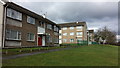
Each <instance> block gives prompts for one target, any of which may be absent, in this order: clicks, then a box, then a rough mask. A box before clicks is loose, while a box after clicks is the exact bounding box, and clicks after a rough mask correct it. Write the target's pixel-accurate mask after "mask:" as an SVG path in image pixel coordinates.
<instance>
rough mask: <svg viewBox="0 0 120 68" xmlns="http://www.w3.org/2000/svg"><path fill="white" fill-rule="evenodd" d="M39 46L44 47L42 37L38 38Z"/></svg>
mask: <svg viewBox="0 0 120 68" xmlns="http://www.w3.org/2000/svg"><path fill="white" fill-rule="evenodd" d="M38 46H42V37H38Z"/></svg>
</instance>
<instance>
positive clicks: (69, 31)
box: [58, 22, 87, 44]
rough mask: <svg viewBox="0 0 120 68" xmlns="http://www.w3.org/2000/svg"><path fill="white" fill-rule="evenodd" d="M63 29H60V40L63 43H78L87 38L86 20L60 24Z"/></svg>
mask: <svg viewBox="0 0 120 68" xmlns="http://www.w3.org/2000/svg"><path fill="white" fill-rule="evenodd" d="M58 25H59V26H60V27H61V29H60V31H59V33H60V36H59V42H60V44H62V43H78V41H81V40H87V25H86V22H72V23H64V24H58Z"/></svg>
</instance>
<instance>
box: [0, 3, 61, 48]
mask: <svg viewBox="0 0 120 68" xmlns="http://www.w3.org/2000/svg"><path fill="white" fill-rule="evenodd" d="M3 11H4V13H3V16H4V18H3V21H2V24H3V27H2V28H3V29H2V47H10V46H12V47H13V46H15V47H17V46H18V47H21V46H22V47H24V46H25V47H27V46H56V45H58V43H59V26H58V25H57V24H55V23H54V22H52V21H50V20H49V19H47V18H45V17H43V16H41V15H39V14H36V13H34V12H32V11H30V10H28V9H26V8H23V7H21V6H19V5H17V4H15V3H13V2H6V4H5V5H3Z"/></svg>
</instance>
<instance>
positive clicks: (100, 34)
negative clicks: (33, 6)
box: [94, 26, 116, 44]
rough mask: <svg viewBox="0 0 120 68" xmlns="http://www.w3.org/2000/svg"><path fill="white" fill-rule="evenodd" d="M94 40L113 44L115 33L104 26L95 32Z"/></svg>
mask: <svg viewBox="0 0 120 68" xmlns="http://www.w3.org/2000/svg"><path fill="white" fill-rule="evenodd" d="M94 37H95V41H96V42H99V43H103V44H105V43H107V44H115V43H116V33H115V32H113V31H110V30H109V29H108V28H107V27H106V26H105V27H104V28H102V29H99V30H98V31H97V32H96V33H95V36H94Z"/></svg>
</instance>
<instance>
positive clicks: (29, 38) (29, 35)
mask: <svg viewBox="0 0 120 68" xmlns="http://www.w3.org/2000/svg"><path fill="white" fill-rule="evenodd" d="M31 35H33V39H31ZM27 41H35V34H34V33H27Z"/></svg>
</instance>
